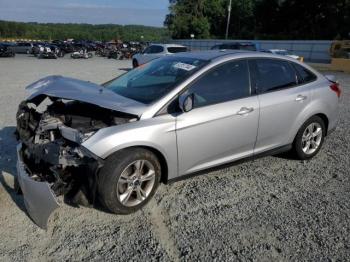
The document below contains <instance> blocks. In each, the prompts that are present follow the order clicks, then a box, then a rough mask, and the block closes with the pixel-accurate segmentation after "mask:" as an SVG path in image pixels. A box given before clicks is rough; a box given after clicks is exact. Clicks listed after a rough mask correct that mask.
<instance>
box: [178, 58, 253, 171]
mask: <svg viewBox="0 0 350 262" xmlns="http://www.w3.org/2000/svg"><path fill="white" fill-rule="evenodd" d="M186 93H188V94H194V98H195V99H194V108H193V110H191V111H190V112H187V113H181V114H180V115H179V116H178V117H177V120H176V133H177V145H178V161H179V175H184V174H188V173H192V172H196V171H200V170H203V169H207V168H210V167H213V166H217V165H220V164H224V163H228V162H232V161H233V160H237V159H240V158H243V157H246V156H250V155H252V154H253V149H254V144H255V141H256V136H257V129H258V118H259V106H258V98H257V96H255V95H252V93H251V88H250V81H249V72H248V63H247V61H246V60H233V61H230V62H226V63H224V64H221V65H219V66H216V67H215V68H214V69H211V70H210V71H208V72H207V73H205V75H203V76H202V77H200V78H199V79H198V80H196V81H195V82H194V83H193V84H191V85H190V87H189V88H188V89H187V91H186Z"/></svg>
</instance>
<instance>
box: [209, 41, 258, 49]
mask: <svg viewBox="0 0 350 262" xmlns="http://www.w3.org/2000/svg"><path fill="white" fill-rule="evenodd" d="M211 50H247V51H257V48H256V45H255V44H254V43H251V42H232V43H222V44H219V45H214V46H213V47H212V48H211Z"/></svg>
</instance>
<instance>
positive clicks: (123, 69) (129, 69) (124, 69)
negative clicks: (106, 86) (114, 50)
mask: <svg viewBox="0 0 350 262" xmlns="http://www.w3.org/2000/svg"><path fill="white" fill-rule="evenodd" d="M119 70H122V71H126V72H129V71H131V70H132V68H126V67H123V68H119Z"/></svg>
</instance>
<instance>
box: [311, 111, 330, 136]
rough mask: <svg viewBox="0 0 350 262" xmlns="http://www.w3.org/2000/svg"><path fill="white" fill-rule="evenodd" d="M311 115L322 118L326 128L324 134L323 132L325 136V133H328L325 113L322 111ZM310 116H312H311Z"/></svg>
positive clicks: (327, 120) (327, 121)
mask: <svg viewBox="0 0 350 262" xmlns="http://www.w3.org/2000/svg"><path fill="white" fill-rule="evenodd" d="M313 116H318V117H319V118H321V119H322V120H323V123H324V125H325V128H326V130H325V131H326V134H325V136H327V133H328V125H329V119H328V117H327V116H326V115H325V114H323V113H319V114H315V115H313ZM313 116H312V117H313Z"/></svg>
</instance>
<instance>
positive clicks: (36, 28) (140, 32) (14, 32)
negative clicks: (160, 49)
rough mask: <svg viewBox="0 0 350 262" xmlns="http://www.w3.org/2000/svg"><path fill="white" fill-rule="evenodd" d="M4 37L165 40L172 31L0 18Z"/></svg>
mask: <svg viewBox="0 0 350 262" xmlns="http://www.w3.org/2000/svg"><path fill="white" fill-rule="evenodd" d="M1 38H27V39H43V40H54V39H69V38H73V39H89V40H99V41H109V40H112V39H121V40H123V41H162V40H165V39H168V38H169V33H168V30H167V29H166V28H160V27H159V28H158V27H150V26H142V25H125V26H123V25H114V24H106V25H91V24H54V23H22V22H10V21H0V39H1Z"/></svg>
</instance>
